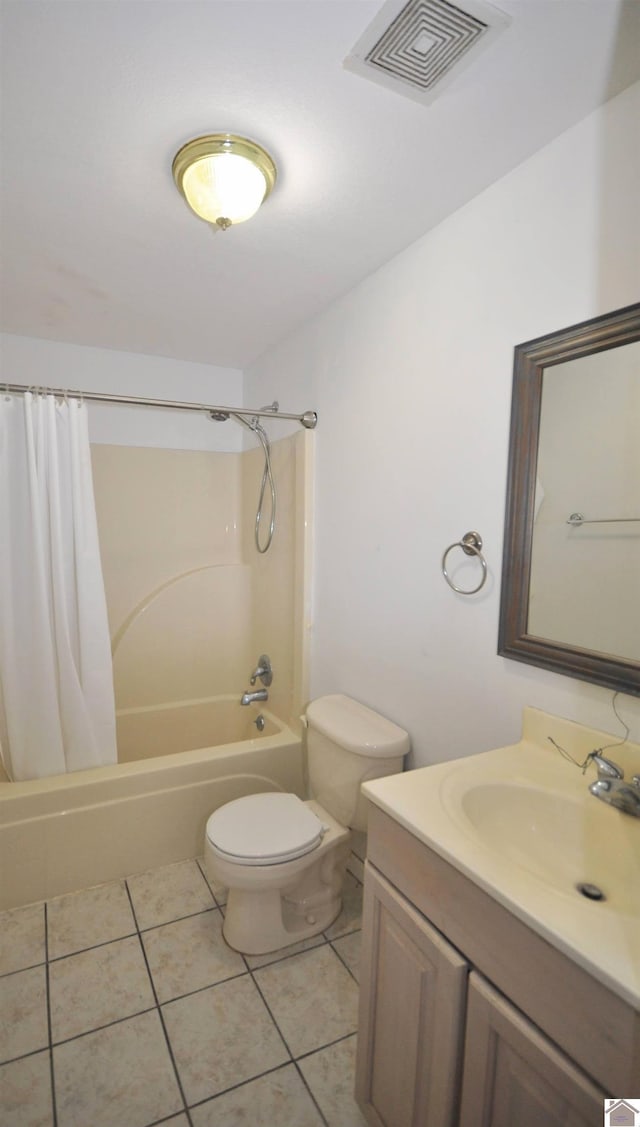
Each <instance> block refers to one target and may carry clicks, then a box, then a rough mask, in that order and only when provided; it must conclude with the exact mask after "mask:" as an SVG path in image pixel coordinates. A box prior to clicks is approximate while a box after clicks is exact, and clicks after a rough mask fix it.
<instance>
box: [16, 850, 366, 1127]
mask: <svg viewBox="0 0 640 1127" xmlns="http://www.w3.org/2000/svg"><path fill="white" fill-rule="evenodd" d="M356 864H357V863H356ZM354 871H355V872H359V871H360V870H359V869H358V868H357V867H356V868H355V869H354ZM361 910H362V885H361V884H360V882H359V880H357V879H356V878H355V877H354V876H353V875H352V874H351V873H348V874H347V885H346V890H345V898H344V907H343V911H342V914H341V916H340V917H339V918H338V920H337V921H336V922H335V923H334V924H333V925H332V927H330V928H329V929H328V930H327V931H326V932H325V933H324V934H323V935H319V936H316V937H315V938H314V939H311V940H307V941H306V942H305V943H302V944H298V945H296V946H294V947H291V948H289V949H287V951H285V952H277V953H276V954H274V955H268V956H267V955H265V956H255V957H252V956H248V957H246V958H245V957H244V956H242V955H238V954H237V953H236V952H235V951H232V950H231V949H230V948H229V947H227V946H226V944H225V942H224V940H223V938H222V932H221V926H222V917H223V912H224V895H223V893H222V890H216V889H212V888H210V887H209V885H208V884H207V881H206V879H205V876H204V870H203V868H202V867H201V865H200V862H198V861H186V862H182V863H180V864H177V865H170V866H167V867H165V868H162V869H156V870H154V871H153V872H150V873H144V874H142V875H140V876H134V877H130V878H129V879H128V880H126V881H124V880H123V881H116V882H114V883H112V884H105V885H101V886H99V887H97V888H92V889H88V890H87V891H84V892H77V893H73V894H71V895H68V896H61V897H59V898H57V899H55V900H49V901H48V902H47V903H46V904H34V905H29V906H28V907H25V908H16V909H14V910H13V911H10V912H4V913H0V976H2V977H0V1061H1V1062H4V1063H2V1064H1V1065H0V1123H1V1124H2V1127H151V1125H152V1124H160V1123H167V1124H170V1125H171V1127H188V1125H190V1127H213V1125H214V1124H215V1127H241V1125H242V1127H321V1125H323V1124H324V1125H325V1127H364V1124H365V1120H364V1118H363V1117H362V1115H361V1114H360V1112H359V1110H358V1108H357V1106H356V1104H355V1101H354V1099H353V1096H352V1090H353V1067H354V1053H355V1034H356V1020H357V985H356V983H357V976H358V956H359V946H360V925H361Z"/></svg>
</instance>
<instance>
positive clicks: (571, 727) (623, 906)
mask: <svg viewBox="0 0 640 1127" xmlns="http://www.w3.org/2000/svg"><path fill="white" fill-rule="evenodd" d="M553 743H555V744H556V745H559V746H560V747H562V748H564V749H566V751H567V753H568V754H569V755H570V756H571V758H572V759H573V760H574V762H576V761H577V762H578V763H581V762H582V761H583V760H584V758H585V756H586V755H588V753H589V751H591V750H593V749H594V748H608V747H609V746H610V745H611V743H612V737H611V736H609V735H608V734H607V733H605V732H601V731H598V730H597V729H595V728H586V727H583V726H582V725H578V724H575V723H574V722H573V721H570V720H564V719H562V718H561V717H554V716H550V715H549V714H547V713H544V712H541V711H539V710H538V709H532V708H527V709H525V711H524V716H523V734H522V739H521V741H520V743H518V744H511V745H509V746H508V747H503V748H494V749H493V750H492V751H485V752H479V753H478V754H477V755H471V756H466V757H464V758H462V759H452V760H450V761H445V762H442V763H436V764H434V765H433V766H431V767H422V768H418V769H417V770H414V771H406V772H404V773H403V774H400V775H391V776H387V777H386V778H383V779H374V780H371V781H369V782H366V783H364V784H363V788H362V789H363V793H364V794H366V796H367V797H368V798H369V799H370V800H371V801H372V802H373V803H374V804H375V805H377V806H379V807H380V809H381V810H382V811H383V812H384V813H386V814H388V815H390V816H391V817H392V818H393V819H394V820H395V821H396V822H398V823H400V825H402V826H404V828H405V829H407V830H408V831H409V832H410V833H411V834H413V835H414V836H415V837H416V838H417V839H418V840H419V841H422V842H423V843H424V844H425V845H426V846H428V847H429V848H430V849H431V850H433V851H434V852H435V853H437V854H439V855H440V857H441V858H442V859H443V860H444V861H445V862H448V863H449V864H450V865H452V866H453V867H455V868H457V869H458V870H459V871H460V872H461V873H462V874H463V875H464V876H466V877H467V878H468V879H470V880H471V881H473V882H474V883H475V884H477V885H478V886H479V887H481V888H482V889H484V891H485V892H487V893H488V894H489V895H490V896H492V897H494V899H496V900H497V901H498V902H499V903H500V904H502V905H503V906H504V907H505V908H506V909H507V910H508V911H509V912H511V913H512V914H514V915H515V916H517V917H518V918H519V919H520V920H522V922H523V923H524V924H526V926H528V927H530V928H532V929H533V930H534V931H536V932H537V933H538V934H539V935H541V936H542V937H543V938H544V939H546V940H547V941H548V942H549V943H551V944H553V945H554V946H555V947H557V948H558V949H559V950H561V951H563V952H564V953H565V954H566V955H567V956H568V957H569V958H570V959H573V960H574V961H576V962H578V963H579V964H580V965H581V966H583V967H585V968H586V969H587V970H588V971H589V973H590V974H593V975H595V976H597V978H598V979H599V981H601V982H603V983H606V984H607V985H608V986H609V987H610V988H611V989H612V990H614V991H615V992H617V993H618V994H619V995H620V996H621V997H623V998H625V999H626V1000H627V1001H628V1002H630V1003H631V1005H633V1006H636V1007H640V818H632V817H630V815H628V814H624V813H622V812H621V811H620V810H615V809H614V808H613V807H611V806H607V805H606V803H604V802H601V801H599V800H598V799H597V798H595V797H594V796H593V795H592V794H590V793H589V783H590V782H591V780H592V779H594V778H595V777H596V772H595V768H589V769H588V770H587V772H586V773H584V774H583V773H582V771H580V770H579V769H578V768H577V767H575V766H574V765H573V764H572V763H570V762H568V761H567V759H566V758H563V757H562V756H560V755H559V754H558V752H557V751H556V750H554V747H553V746H552V744H553ZM613 757H614V759H615V761H616V763H618V764H619V766H620V767H621V768H622V769H623V770H624V772H625V777H626V778H631V777H632V776H633V775H635V774H640V744H635V743H631V742H630V741H626V742H625V743H624V744H616V746H615V752H614V753H613ZM583 884H587V885H595V886H596V889H600V890H601V892H602V893H603V895H604V898H603V899H600V900H592V899H589V898H587V897H585V896H584V894H583V893H581V892H580V891H579V890H578V887H577V886H578V885H583Z"/></svg>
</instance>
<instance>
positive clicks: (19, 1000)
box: [0, 967, 49, 1061]
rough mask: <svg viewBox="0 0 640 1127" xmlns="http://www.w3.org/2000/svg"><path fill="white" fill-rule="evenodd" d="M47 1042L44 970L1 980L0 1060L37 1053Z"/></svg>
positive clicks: (25, 971)
mask: <svg viewBox="0 0 640 1127" xmlns="http://www.w3.org/2000/svg"><path fill="white" fill-rule="evenodd" d="M48 1043H49V1033H48V1028H47V983H46V973H45V968H44V967H32V968H31V970H21V971H18V972H17V973H16V974H8V975H6V977H5V978H0V1061H6V1060H11V1059H12V1058H13V1057H21V1056H24V1055H25V1053H34V1052H36V1050H37V1049H44V1048H46V1046H47V1045H48Z"/></svg>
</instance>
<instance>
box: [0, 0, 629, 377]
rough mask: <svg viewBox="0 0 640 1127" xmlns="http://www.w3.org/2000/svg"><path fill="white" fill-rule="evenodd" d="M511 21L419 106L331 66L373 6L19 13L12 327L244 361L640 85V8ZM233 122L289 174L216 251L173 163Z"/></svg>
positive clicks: (19, 2)
mask: <svg viewBox="0 0 640 1127" xmlns="http://www.w3.org/2000/svg"><path fill="white" fill-rule="evenodd" d="M457 2H458V4H459V6H460V7H464V0H457ZM498 6H499V7H500V8H501V9H502V10H503V11H505V12H507V13H508V14H509V15H510V16H511V21H512V22H511V25H510V27H509V29H508V30H507V31H506V32H504V33H503V34H502V35H501V36H500V37H499V38H498V40H497V42H496V43H495V44H493V45H492V46H491V47H490V48H489V49H488V50H486V51H485V52H484V53H482V54H481V55H480V56H479V58H478V59H477V61H476V62H475V63H474V64H473V65H471V66H470V67H469V68H468V69H467V70H465V71H464V72H463V73H462V75H461V76H460V78H459V79H458V80H457V81H456V82H454V83H453V84H452V85H451V86H449V87H448V88H447V89H446V90H444V91H443V93H442V96H441V97H440V98H438V99H437V100H436V101H434V102H433V103H432V104H431V105H430V106H420V105H418V104H416V103H415V102H413V101H410V100H408V99H405V98H403V97H400V96H399V95H398V94H396V93H394V92H391V91H388V90H385V89H383V88H382V87H380V86H376V85H375V84H373V83H371V82H368V81H366V80H365V79H363V78H361V77H358V76H356V75H354V74H352V73H349V72H348V71H346V70H344V69H343V67H342V61H343V59H344V58H345V56H346V55H347V54H348V53H349V51H350V50H351V48H352V47H353V45H354V44H355V42H356V41H357V40H358V39H359V37H360V36H361V34H362V32H363V31H364V30H365V28H366V27H367V25H368V23H369V22H370V21H371V20H372V18H373V16H374V15H375V14H376V13H377V12H378V10H379V8H380V7H381V0H380V3H378V0H373V2H370V0H355V2H353V0H351V2H343V0H319V2H315V0H287V2H280V3H276V2H272V0H257V2H249V0H228V2H226V3H218V2H214V0H202V2H196V0H168V2H165V0H72V2H69V0H42V2H41V0H8V2H5V3H4V4H3V6H2V14H3V25H4V27H3V36H2V54H3V58H2V87H1V89H2V140H1V145H2V179H3V185H2V197H1V201H0V208H1V210H0V220H1V224H2V226H1V228H0V238H1V240H2V242H1V246H2V291H1V303H2V304H1V319H0V327H1V328H3V329H4V330H6V331H8V332H13V333H22V334H25V335H30V336H36V337H45V338H50V339H53V340H62V341H70V342H75V343H79V344H91V345H96V346H100V347H105V348H113V349H123V350H125V351H130V352H143V353H150V354H156V355H161V356H169V357H176V358H179V359H185V360H198V361H204V362H208V363H212V364H219V365H225V366H231V367H239V368H242V367H244V366H246V365H247V364H248V363H250V362H251V361H252V360H253V359H255V358H256V357H257V356H259V355H260V354H261V353H262V352H263V351H264V350H266V349H267V348H268V347H270V346H271V345H272V344H274V343H275V342H276V341H277V340H279V339H280V338H282V337H284V336H285V335H287V334H288V333H289V332H290V331H292V330H293V329H294V328H295V327H296V326H297V325H299V324H300V323H302V322H303V321H304V320H306V319H307V318H308V317H310V316H312V315H313V314H315V313H317V312H318V311H319V310H320V309H322V308H323V307H324V306H325V305H327V304H328V303H329V302H330V301H332V300H333V299H334V298H336V297H337V296H338V295H340V294H342V293H344V292H345V291H346V290H348V289H349V288H350V287H351V286H353V285H354V284H355V283H356V282H358V281H359V280H360V279H362V278H363V277H365V276H366V275H367V274H369V273H370V272H371V271H373V270H375V269H376V268H377V267H378V266H380V265H381V264H382V263H384V262H385V261H387V260H388V259H389V258H390V257H392V256H393V255H394V254H396V253H397V252H398V251H400V250H402V249H403V248H404V247H406V246H407V245H408V244H409V243H411V242H412V241H413V240H415V239H416V238H418V237H419V236H420V235H422V234H423V233H425V232H426V231H427V230H429V229H430V228H431V227H433V226H434V225H435V224H437V223H439V222H440V221H441V220H442V219H443V218H444V217H445V216H447V215H448V214H450V213H451V212H452V211H454V210H455V209H456V208H458V207H460V206H461V205H462V204H464V203H465V202H466V201H468V200H469V199H471V198H472V197H473V196H475V195H477V193H478V192H480V191H482V190H483V189H484V188H485V187H487V186H488V185H489V184H491V183H492V182H494V181H495V180H497V179H498V178H499V177H501V176H502V175H504V174H505V173H506V172H507V171H509V170H510V169H511V168H513V167H515V166H516V165H517V164H519V163H520V162H521V161H522V160H524V159H525V158H526V157H528V156H529V155H530V154H531V153H533V152H535V151H536V150H537V149H539V148H540V147H541V146H543V145H544V144H546V143H547V142H548V141H550V140H551V139H552V138H553V137H555V136H557V135H558V134H559V133H561V132H562V131H563V130H565V129H567V128H568V127H569V126H571V125H572V124H573V123H574V122H576V121H578V120H579V119H580V118H582V117H584V116H585V115H586V114H587V113H589V112H590V111H591V110H592V109H594V108H595V107H596V106H597V105H599V104H600V103H602V102H603V101H605V100H606V99H607V98H608V97H611V96H612V95H613V94H616V93H618V92H619V91H620V90H622V89H624V88H625V86H627V85H629V84H630V83H631V82H633V81H635V80H636V79H638V78H640V3H638V2H637V0H626V2H619V0H498ZM223 130H227V131H231V132H236V133H241V134H245V135H247V136H250V137H253V138H255V139H256V140H257V141H259V142H261V143H262V144H263V145H265V147H266V148H268V149H269V150H270V151H271V153H272V154H273V156H274V157H275V159H276V162H277V164H278V168H279V179H278V183H277V185H276V188H275V190H274V192H273V194H272V196H271V197H270V198H269V200H268V201H267V202H266V204H265V205H264V207H263V208H262V209H261V210H260V212H259V213H258V215H257V216H256V217H255V218H254V219H253V220H251V221H250V222H248V223H246V224H244V225H242V226H239V227H237V228H233V229H231V230H230V231H228V232H224V233H219V234H216V235H215V236H213V235H212V234H211V233H210V231H209V230H208V229H207V228H206V227H205V225H204V224H202V223H200V222H199V221H198V220H196V219H195V217H193V216H192V215H191V213H190V212H189V211H188V209H187V208H186V205H185V204H184V202H183V201H182V200H181V198H180V196H179V195H178V193H177V191H176V188H175V186H174V184H173V180H172V176H171V162H172V159H173V156H174V154H175V152H176V151H177V149H178V148H179V147H180V146H181V145H182V144H183V143H184V142H185V141H187V140H188V139H189V138H190V137H194V136H197V135H198V134H199V133H207V132H218V131H223Z"/></svg>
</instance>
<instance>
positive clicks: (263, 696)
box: [240, 689, 269, 704]
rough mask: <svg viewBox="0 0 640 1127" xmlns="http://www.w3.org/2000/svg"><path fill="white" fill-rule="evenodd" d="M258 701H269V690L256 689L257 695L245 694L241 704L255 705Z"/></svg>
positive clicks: (241, 698)
mask: <svg viewBox="0 0 640 1127" xmlns="http://www.w3.org/2000/svg"><path fill="white" fill-rule="evenodd" d="M256 700H269V694H268V692H267V690H266V689H256V691H255V693H243V694H242V696H241V697H240V704H253V702H254V701H256Z"/></svg>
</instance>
